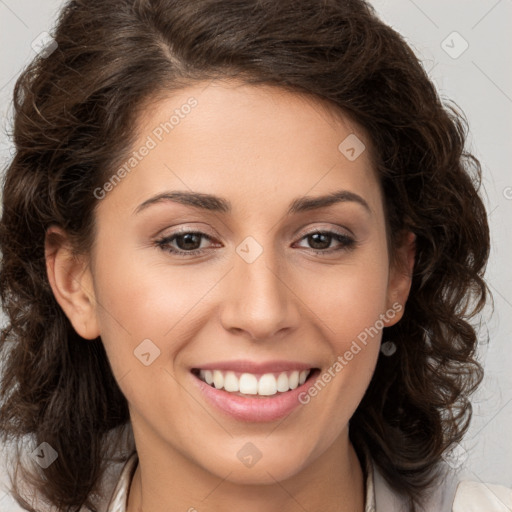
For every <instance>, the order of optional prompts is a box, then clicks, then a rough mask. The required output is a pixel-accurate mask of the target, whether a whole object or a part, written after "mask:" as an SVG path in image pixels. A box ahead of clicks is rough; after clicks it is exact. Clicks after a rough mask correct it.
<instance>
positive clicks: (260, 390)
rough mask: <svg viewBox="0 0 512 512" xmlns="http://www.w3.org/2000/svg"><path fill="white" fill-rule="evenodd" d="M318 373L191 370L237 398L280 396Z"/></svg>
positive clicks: (308, 371) (210, 384)
mask: <svg viewBox="0 0 512 512" xmlns="http://www.w3.org/2000/svg"><path fill="white" fill-rule="evenodd" d="M319 371H320V369H319V368H310V369H309V370H302V371H299V370H289V371H282V372H275V373H264V374H254V373H248V372H243V373H242V372H234V371H224V370H202V369H200V368H193V369H192V374H193V375H195V376H196V377H197V378H198V379H199V380H201V381H203V382H205V383H206V384H208V385H209V386H211V387H212V388H215V389H219V390H223V391H226V392H228V393H232V394H234V395H238V396H252V397H253V398H256V397H260V396H261V397H263V396H267V397H268V396H274V395H282V394H284V393H287V392H288V391H291V390H293V389H296V388H297V387H298V386H301V385H303V384H304V383H305V382H306V381H308V380H310V379H311V378H312V377H313V376H314V375H316V374H317V373H318V372H319Z"/></svg>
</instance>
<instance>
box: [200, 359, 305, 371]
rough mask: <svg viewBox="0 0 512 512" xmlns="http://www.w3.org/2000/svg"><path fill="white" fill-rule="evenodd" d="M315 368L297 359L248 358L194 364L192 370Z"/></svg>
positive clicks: (289, 369)
mask: <svg viewBox="0 0 512 512" xmlns="http://www.w3.org/2000/svg"><path fill="white" fill-rule="evenodd" d="M311 368H315V366H314V365H312V364H309V363H300V362H297V361H282V360H281V361H264V362H260V363H256V362H254V361H248V360H236V361H217V362H215V363H208V364H201V365H198V366H194V368H192V369H194V370H196V369H197V370H224V371H233V372H240V373H244V372H245V373H262V374H264V373H274V372H284V371H293V370H298V371H302V370H309V369H311Z"/></svg>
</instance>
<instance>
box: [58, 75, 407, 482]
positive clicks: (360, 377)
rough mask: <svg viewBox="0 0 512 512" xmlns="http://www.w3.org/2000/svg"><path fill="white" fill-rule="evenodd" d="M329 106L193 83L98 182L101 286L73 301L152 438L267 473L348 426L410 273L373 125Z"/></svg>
mask: <svg viewBox="0 0 512 512" xmlns="http://www.w3.org/2000/svg"><path fill="white" fill-rule="evenodd" d="M324 108H325V107H323V106H322V105H321V104H320V103H316V102H312V101H311V100H306V99H305V98H304V97H302V96H299V95H296V94H292V93H290V92H286V91H283V90H282V89H277V88H271V87H261V86H260V87H256V86H249V85H240V84H236V85H235V84H234V83H231V84H229V85H228V83H226V82H225V83H221V82H212V83H211V84H209V85H207V84H205V83H201V84H199V85H197V86H193V87H189V88H187V89H184V90H182V91H180V92H178V93H173V95H172V97H170V98H168V99H165V100H162V101H160V102H159V103H157V104H156V105H155V106H154V108H152V109H151V110H148V111H146V112H145V114H144V118H143V119H141V122H140V125H139V127H140V130H141V131H140V137H139V140H138V142H137V144H136V145H135V147H134V151H136V155H135V156H134V155H129V156H128V157H127V160H126V162H127V165H126V167H125V172H124V173H123V172H122V171H121V172H119V173H118V174H117V176H116V177H114V178H113V179H112V180H111V181H110V184H107V185H106V186H105V187H104V188H102V189H101V190H98V189H97V190H96V191H95V194H96V195H97V197H100V198H101V199H100V200H99V204H98V208H97V211H96V221H97V235H96V240H95V245H94V247H93V250H92V252H91V254H90V256H91V260H90V264H89V265H88V266H87V268H86V272H85V273H84V274H82V275H81V277H80V278H79V279H80V283H81V286H82V290H83V291H84V292H85V291H87V297H89V299H90V303H91V304H90V308H89V309H88V306H87V304H86V303H87V302H88V300H89V299H87V300H85V301H84V302H83V303H82V306H81V307H80V308H76V310H73V312H70V311H71V308H69V307H68V309H67V312H68V316H69V317H70V319H71V321H72V322H73V325H74V327H75V329H76V330H77V331H78V332H79V333H80V334H81V335H83V336H84V337H87V338H93V337H94V336H97V335H100V336H101V339H102V341H103V343H104V346H105V349H106V352H107V355H108V358H109V360H110V363H111V366H112V369H113V372H114V375H115V377H116V379H117V381H118V383H119V386H120V388H121V390H122V391H123V393H124V394H125V396H126V398H127V400H128V403H129V408H130V415H131V420H132V424H133V428H134V433H135V436H136V442H137V443H138V449H139V450H143V449H144V450H146V451H147V452H151V453H153V454H154V456H155V457H156V456H157V455H158V454H163V453H166V454H171V453H172V454H174V456H175V457H176V456H182V457H184V458H185V459H186V460H187V461H188V462H192V463H193V464H195V466H196V467H200V468H203V469H206V470H208V471H209V472H211V473H213V474H215V475H217V476H219V477H222V478H225V476H226V475H227V474H229V477H228V479H229V480H232V481H237V482H245V483H255V482H260V483H263V482H274V481H275V480H281V479H284V478H287V477H289V476H291V475H293V474H294V473H296V472H298V471H300V470H301V469H304V468H306V467H307V466H308V465H310V464H312V463H313V462H314V461H315V460H317V459H318V458H319V457H320V456H322V455H324V456H325V454H326V453H328V449H329V448H330V447H333V443H335V442H338V443H342V444H344V443H348V422H349V420H350V417H351V416H352V414H353V413H354V411H355V410H356V408H357V406H358V404H359V402H360V400H361V399H362V397H363V394H364V392H365V390H366V388H367V387H368V384H369V382H370V379H371V377H372V373H373V371H374V368H375V364H376V361H377V357H378V355H379V348H380V342H381V331H382V327H383V326H389V325H392V324H394V323H396V322H397V321H398V320H399V319H400V317H401V315H402V311H401V310H402V308H403V305H404V303H405V300H406V297H407V293H408V291H409V286H410V280H409V277H408V276H406V275H405V274H401V273H399V272H397V271H395V270H394V269H390V268H389V260H388V249H387V245H386V227H385V217H384V212H383V198H382V196H381V192H380V188H379V184H378V181H377V178H376V176H375V174H374V171H373V170H372V164H371V162H370V156H369V149H366V150H365V149H364V146H363V145H362V144H365V145H366V146H369V141H367V140H366V139H365V135H364V133H362V132H361V130H360V129H359V128H358V127H357V126H356V125H354V124H352V123H350V122H349V121H348V120H346V119H345V120H342V119H339V118H335V117H334V116H333V115H330V114H329V113H328V112H326V111H325V110H324ZM172 116H174V117H172ZM165 123H167V124H165ZM347 137H348V139H347ZM144 147H145V148H146V149H143V148H144ZM130 157H133V158H134V160H131V161H130V160H129V158H130ZM127 169H129V171H128V170H127ZM116 171H117V170H116ZM177 192H180V193H181V194H182V195H181V199H180V197H178V196H175V199H174V200H173V199H172V194H176V193H177ZM331 194H336V195H337V200H336V201H324V200H322V201H318V204H316V203H315V198H319V197H326V196H329V195H331ZM199 195H201V196H200V197H201V198H202V199H201V201H200V200H199V198H198V196H199ZM199 203H201V204H199ZM183 232H192V233H195V234H192V235H188V236H187V235H183ZM315 232H320V234H316V235H315V234H314V233H315ZM321 233H323V234H321ZM404 251H405V252H404V255H405V256H406V257H408V258H409V261H412V260H411V257H412V256H411V255H412V251H411V248H410V247H409V248H407V249H406V250H404ZM84 304H85V305H84ZM78 310H79V311H78ZM80 315H81V316H80ZM308 369H317V370H315V371H312V372H311V374H310V375H309V378H308V380H306V382H305V383H303V384H301V382H302V381H303V380H304V378H305V376H306V374H305V373H303V372H304V371H307V370H308ZM199 370H202V371H203V372H202V373H201V375H202V376H203V377H204V378H208V380H209V379H210V374H209V373H208V372H206V373H204V372H205V370H210V371H211V377H212V378H215V381H214V384H213V386H209V385H208V384H207V383H204V382H203V381H202V380H201V379H200V377H201V375H198V374H197V373H198V371H199ZM214 370H219V371H218V372H214ZM228 371H229V374H228ZM294 372H298V373H295V375H294ZM242 374H248V375H244V376H242ZM263 374H266V376H265V377H264V378H263V383H262V382H260V379H261V376H262V375H263ZM268 374H271V375H268ZM282 374H284V376H283V375H282ZM237 377H241V379H238V378H237ZM297 378H299V379H300V380H299V383H298V385H297V382H296V381H297ZM222 381H224V383H225V385H226V386H227V387H228V388H229V389H232V390H236V386H237V385H238V386H242V391H243V396H242V395H241V394H240V392H235V391H230V392H229V391H226V390H225V389H217V388H218V387H219V388H220V386H221V385H224V384H223V382H222ZM315 383H316V388H315V389H316V392H315V391H311V392H308V389H310V388H311V387H314V386H315ZM231 386H233V387H231ZM246 386H247V387H246ZM255 386H256V387H255ZM257 386H260V388H257ZM276 386H278V387H279V389H283V390H284V389H288V388H294V389H291V390H290V391H287V392H286V391H279V392H277V393H276V394H272V393H274V392H275V391H276ZM238 389H240V388H238ZM258 389H259V391H260V392H261V393H262V395H259V394H257V395H255V394H251V393H254V392H256V391H257V390H258ZM265 393H268V394H267V395H265Z"/></svg>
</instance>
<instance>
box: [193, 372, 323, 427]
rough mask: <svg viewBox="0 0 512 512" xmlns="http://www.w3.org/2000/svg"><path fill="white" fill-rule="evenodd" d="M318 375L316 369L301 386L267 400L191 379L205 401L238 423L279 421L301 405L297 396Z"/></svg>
mask: <svg viewBox="0 0 512 512" xmlns="http://www.w3.org/2000/svg"><path fill="white" fill-rule="evenodd" d="M319 374H320V370H318V369H316V370H314V371H313V372H312V373H311V375H310V376H309V378H308V379H307V380H306V382H304V384H302V385H301V386H298V387H296V388H295V389H292V390H290V391H287V392H286V393H282V394H278V395H273V396H270V397H268V398H262V397H260V398H252V397H250V396H247V397H244V396H239V395H235V394H233V393H229V392H227V391H225V390H223V389H217V388H214V387H212V386H210V385H209V384H207V383H206V382H204V381H202V380H201V379H200V378H199V377H197V376H196V375H194V374H192V377H193V378H194V381H195V382H196V384H197V386H199V389H200V391H201V393H202V394H203V396H204V397H205V398H206V400H207V401H208V402H209V403H211V404H212V405H213V406H214V407H216V408H217V409H219V410H220V411H222V412H224V413H226V414H228V415H229V416H231V417H233V418H235V419H236V420H238V421H246V422H264V421H275V420H279V419H281V418H283V417H285V416H287V415H288V414H290V413H291V412H292V411H293V410H294V409H295V408H296V407H298V406H299V405H303V404H302V403H301V402H300V401H299V395H300V394H301V393H303V392H306V391H307V390H308V389H309V388H310V387H311V384H312V383H313V382H314V380H315V379H316V378H317V377H318V375H319Z"/></svg>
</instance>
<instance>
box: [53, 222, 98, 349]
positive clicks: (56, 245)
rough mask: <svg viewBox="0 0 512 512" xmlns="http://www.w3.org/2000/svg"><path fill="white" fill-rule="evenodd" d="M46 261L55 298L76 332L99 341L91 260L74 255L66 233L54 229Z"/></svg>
mask: <svg viewBox="0 0 512 512" xmlns="http://www.w3.org/2000/svg"><path fill="white" fill-rule="evenodd" d="M45 259H46V271H47V273H48V280H49V282H50V286H51V288H52V291H53V295H54V296H55V299H56V300H57V302H58V303H59V305H60V307H61V308H62V310H63V311H64V313H65V314H66V316H67V317H68V319H69V321H70V322H71V324H72V326H73V328H74V329H75V331H76V332H77V333H78V334H79V335H80V336H81V337H82V338H85V339H89V340H92V339H95V338H97V337H98V336H99V335H100V333H99V329H98V322H97V319H96V301H95V297H94V288H93V285H92V284H93V281H92V275H91V271H90V267H89V264H88V261H87V258H86V257H85V256H77V255H76V254H74V253H73V251H72V248H71V244H70V241H69V237H68V236H67V234H66V232H65V231H64V230H63V229H61V228H59V227H57V226H51V227H50V228H48V230H47V231H46V237H45Z"/></svg>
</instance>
